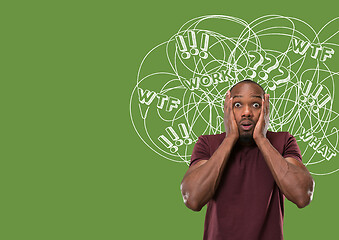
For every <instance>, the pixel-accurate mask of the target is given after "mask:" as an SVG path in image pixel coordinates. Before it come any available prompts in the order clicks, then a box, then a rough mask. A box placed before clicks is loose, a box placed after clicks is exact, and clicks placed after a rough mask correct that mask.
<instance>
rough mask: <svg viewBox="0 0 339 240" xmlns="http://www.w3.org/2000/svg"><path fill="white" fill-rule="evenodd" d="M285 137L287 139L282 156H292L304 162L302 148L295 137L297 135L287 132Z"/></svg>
mask: <svg viewBox="0 0 339 240" xmlns="http://www.w3.org/2000/svg"><path fill="white" fill-rule="evenodd" d="M285 139H286V140H285V146H284V152H283V154H282V156H283V157H284V158H286V157H292V158H294V159H297V160H299V161H300V162H302V157H301V152H300V148H299V146H298V144H297V140H296V139H295V137H293V136H292V135H291V134H290V133H287V136H286V138H285Z"/></svg>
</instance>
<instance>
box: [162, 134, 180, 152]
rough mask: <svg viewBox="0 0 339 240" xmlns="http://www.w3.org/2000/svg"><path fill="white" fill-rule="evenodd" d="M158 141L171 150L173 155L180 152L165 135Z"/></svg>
mask: <svg viewBox="0 0 339 240" xmlns="http://www.w3.org/2000/svg"><path fill="white" fill-rule="evenodd" d="M158 140H159V141H160V142H161V143H162V144H163V145H164V146H165V147H166V148H169V149H170V151H171V153H175V152H176V151H178V147H177V146H174V145H173V143H171V142H170V140H168V139H167V137H165V136H164V135H160V136H159V137H158Z"/></svg>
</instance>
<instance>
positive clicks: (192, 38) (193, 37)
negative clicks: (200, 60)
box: [188, 31, 199, 56]
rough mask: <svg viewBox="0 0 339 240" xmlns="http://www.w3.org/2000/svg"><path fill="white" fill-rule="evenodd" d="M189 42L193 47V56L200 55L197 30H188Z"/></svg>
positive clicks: (191, 51)
mask: <svg viewBox="0 0 339 240" xmlns="http://www.w3.org/2000/svg"><path fill="white" fill-rule="evenodd" d="M188 42H189V45H190V47H191V50H190V53H191V54H192V55H193V56H196V55H198V54H199V50H198V45H197V37H196V35H195V32H193V31H188Z"/></svg>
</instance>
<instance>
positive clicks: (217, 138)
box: [199, 132, 226, 144]
mask: <svg viewBox="0 0 339 240" xmlns="http://www.w3.org/2000/svg"><path fill="white" fill-rule="evenodd" d="M225 136H226V132H223V133H219V134H205V135H201V136H200V137H199V139H201V140H203V141H205V142H206V143H207V144H220V143H221V142H222V141H223V139H224V138H225Z"/></svg>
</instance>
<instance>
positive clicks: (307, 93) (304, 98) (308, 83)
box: [300, 80, 312, 102]
mask: <svg viewBox="0 0 339 240" xmlns="http://www.w3.org/2000/svg"><path fill="white" fill-rule="evenodd" d="M306 85H307V87H306ZM311 87H312V82H311V81H310V80H306V83H305V87H304V90H303V94H302V95H301V96H300V101H302V102H306V101H307V97H308V95H309V94H310V90H311ZM305 88H306V89H305Z"/></svg>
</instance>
